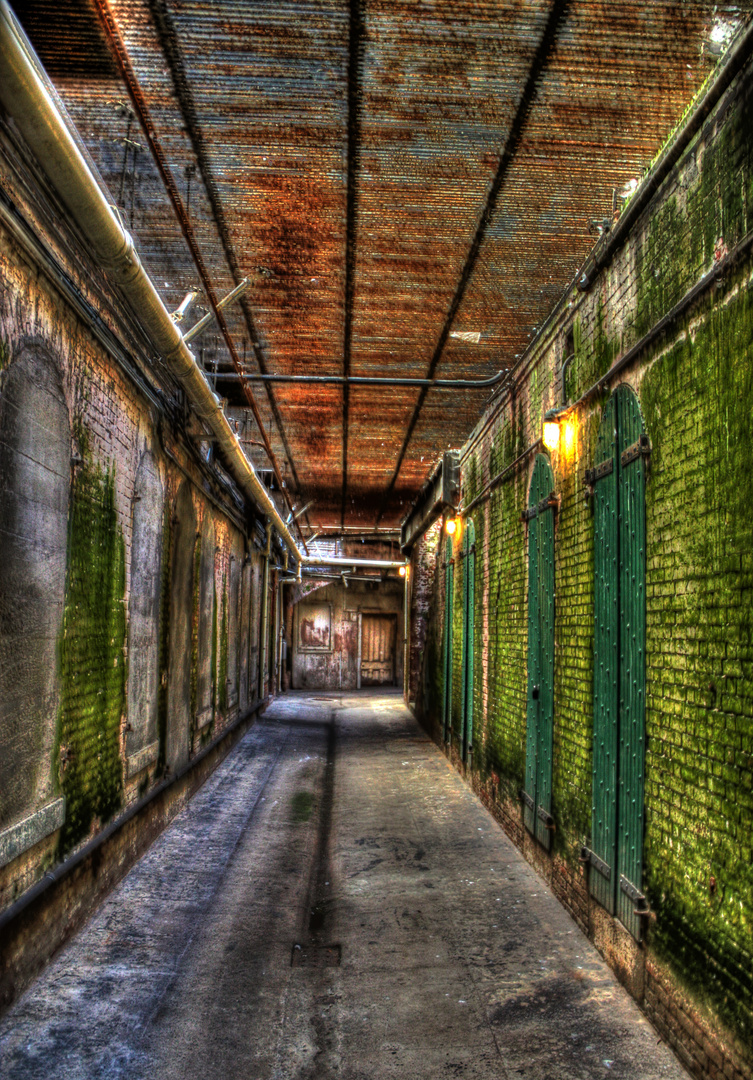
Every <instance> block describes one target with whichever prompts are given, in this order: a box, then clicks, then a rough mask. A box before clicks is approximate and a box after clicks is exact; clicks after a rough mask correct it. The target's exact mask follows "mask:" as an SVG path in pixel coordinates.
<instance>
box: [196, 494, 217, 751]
mask: <svg viewBox="0 0 753 1080" xmlns="http://www.w3.org/2000/svg"><path fill="white" fill-rule="evenodd" d="M214 568H215V530H214V519H213V518H212V515H211V513H210V511H209V510H208V509H206V510H205V511H204V520H203V522H202V525H201V559H200V561H199V641H198V647H199V653H198V670H197V675H196V728H197V730H201V728H204V727H206V726H207V725H208V724H211V722H212V720H213V719H214V689H215V687H214V678H215V670H214V669H215V667H216V660H217V657H216V641H215V625H214V624H215V621H216V612H215V603H216V597H215V584H214ZM213 661H214V662H213Z"/></svg>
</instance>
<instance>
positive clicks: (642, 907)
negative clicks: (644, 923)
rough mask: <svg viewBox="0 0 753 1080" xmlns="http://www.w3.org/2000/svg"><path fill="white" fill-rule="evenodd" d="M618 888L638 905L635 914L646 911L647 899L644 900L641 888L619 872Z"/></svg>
mask: <svg viewBox="0 0 753 1080" xmlns="http://www.w3.org/2000/svg"><path fill="white" fill-rule="evenodd" d="M620 890H621V892H624V894H625V896H627V897H628V899H630V900H632V901H633V903H634V904H636V905H637V906H638V908H639V911H638V912H637V914H640V912H643V911H648V900H646V897H645V896H644V895H643V893H642V892H641V890H640V889H638V888H637V887H636V886H635V885H633V883H632V881H628V879H627V878H626V877H625V875H624V874H620Z"/></svg>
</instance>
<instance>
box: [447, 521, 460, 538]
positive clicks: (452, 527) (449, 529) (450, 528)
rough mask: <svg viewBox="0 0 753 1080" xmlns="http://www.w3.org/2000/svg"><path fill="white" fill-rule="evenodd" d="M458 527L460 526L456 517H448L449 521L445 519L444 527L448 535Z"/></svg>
mask: <svg viewBox="0 0 753 1080" xmlns="http://www.w3.org/2000/svg"><path fill="white" fill-rule="evenodd" d="M457 527H458V526H457V522H456V520H455V518H447V521H445V523H444V529H445V532H446V533H447V535H448V536H452V535H453V534H454V532H455V529H457Z"/></svg>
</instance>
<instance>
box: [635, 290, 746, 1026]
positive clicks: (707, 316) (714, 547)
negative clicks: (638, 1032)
mask: <svg viewBox="0 0 753 1080" xmlns="http://www.w3.org/2000/svg"><path fill="white" fill-rule="evenodd" d="M683 329H684V331H685V332H684V334H683V333H681V334H679V335H678V339H677V340H676V341H675V342H674V344H673V346H672V347H671V348H670V349H669V350H668V351H667V352H666V353H664V355H663V356H662V357H661V359H657V360H656V361H655V363H654V364H653V365H651V366H649V367H648V369H647V370H646V372H645V374H644V376H643V379H642V382H641V386H640V397H641V405H642V409H643V413H644V417H645V420H646V426H647V429H648V431H649V432H650V433H651V437H652V443H653V452H652V458H651V473H650V480H649V483H648V485H647V497H646V502H647V530H648V536H647V541H648V551H647V577H646V587H647V603H646V606H647V650H646V654H647V678H646V684H647V685H646V725H647V733H648V748H647V757H646V785H647V787H646V815H647V818H646V854H645V865H646V881H647V885H648V891H649V895H650V898H651V904H652V907H653V908H654V910H655V911H656V914H657V922H656V931H655V933H654V934H653V936H652V945H653V947H654V948H656V950H657V951H658V952H659V953H660V954H661V956H662V957H663V958H665V959H666V960H667V961H668V962H669V963H670V964H671V966H672V968H673V970H675V971H676V972H677V974H678V975H679V976H680V977H681V978H682V980H683V982H684V983H685V984H686V985H687V986H689V987H691V988H692V989H693V990H694V991H696V992H697V993H699V994H701V995H702V997H703V998H704V999H705V1000H707V1001H709V1002H710V1003H711V1004H713V1005H714V1006H715V1008H716V1009H718V1010H719V1012H720V1015H721V1016H722V1017H723V1019H724V1020H725V1021H727V1022H728V1023H729V1024H730V1025H731V1026H732V1027H733V1029H734V1030H735V1031H737V1032H738V1033H739V1034H740V1036H741V1038H743V1039H744V1040H745V1041H747V1042H748V1043H749V1044H753V851H752V847H751V828H750V825H751V821H752V820H753V790H752V787H753V515H751V513H750V477H751V476H752V475H753V447H752V446H751V440H750V430H751V424H750V417H751V415H752V413H751V410H753V295H752V294H751V287H750V277H749V276H748V271H747V270H746V271H745V272H744V273H743V275H742V276H741V277H740V278H739V279H738V283H737V285H736V286H733V288H732V289H731V290H730V292H729V293H728V294H727V296H726V297H725V298H724V301H723V303H722V304H714V302H713V300H711V301H709V302H707V303H706V304H705V305H704V308H703V310H701V311H696V312H695V313H694V314H693V316H692V318H691V320H688V322H687V323H686V324H685V326H684V328H683Z"/></svg>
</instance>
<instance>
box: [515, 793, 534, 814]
mask: <svg viewBox="0 0 753 1080" xmlns="http://www.w3.org/2000/svg"><path fill="white" fill-rule="evenodd" d="M518 794H519V795H520V798H521V801H522V802H524V803H525V804H526V806H527V807H528V809H529V810H533V811H535V810H536V803H535V802H534V801H533V799H532V798H531V796H530V795H529V794H528V792H527V791H526V790H525V788H521V789H520V791H519V792H518Z"/></svg>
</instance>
